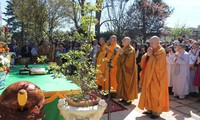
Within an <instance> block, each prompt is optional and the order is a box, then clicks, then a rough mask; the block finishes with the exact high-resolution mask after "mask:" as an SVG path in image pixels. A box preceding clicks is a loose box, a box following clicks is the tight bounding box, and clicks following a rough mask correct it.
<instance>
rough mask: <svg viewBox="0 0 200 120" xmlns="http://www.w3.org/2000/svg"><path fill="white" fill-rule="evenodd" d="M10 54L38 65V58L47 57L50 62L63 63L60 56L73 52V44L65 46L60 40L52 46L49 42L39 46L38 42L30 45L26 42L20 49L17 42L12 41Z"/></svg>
mask: <svg viewBox="0 0 200 120" xmlns="http://www.w3.org/2000/svg"><path fill="white" fill-rule="evenodd" d="M9 48H10V52H14V53H15V54H16V56H17V57H29V58H31V61H32V63H37V57H39V56H42V55H45V56H47V58H48V59H49V61H50V62H56V63H58V64H60V63H61V60H60V54H61V53H66V52H67V51H69V50H71V48H72V47H71V44H68V46H67V45H65V44H64V43H62V42H61V41H60V40H55V42H54V43H52V44H51V45H50V44H49V43H48V41H41V42H40V44H39V45H38V43H37V42H34V43H30V42H29V41H25V42H24V45H23V46H22V47H21V48H20V47H19V46H18V44H17V42H16V40H14V39H13V40H12V41H11V44H10V45H9Z"/></svg>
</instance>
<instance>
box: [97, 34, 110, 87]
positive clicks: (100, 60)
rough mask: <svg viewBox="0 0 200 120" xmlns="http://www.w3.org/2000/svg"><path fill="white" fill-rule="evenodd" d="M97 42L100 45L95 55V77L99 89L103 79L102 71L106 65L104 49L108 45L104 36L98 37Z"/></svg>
mask: <svg viewBox="0 0 200 120" xmlns="http://www.w3.org/2000/svg"><path fill="white" fill-rule="evenodd" d="M99 44H100V45H101V47H100V48H99V51H98V52H97V56H96V58H97V59H96V69H97V70H98V72H97V74H96V77H97V85H98V86H99V88H100V89H101V88H102V86H103V81H104V77H103V73H104V71H105V70H106V67H107V62H106V49H107V48H108V46H107V45H106V43H105V38H103V37H101V38H100V39H99Z"/></svg>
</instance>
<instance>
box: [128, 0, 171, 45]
mask: <svg viewBox="0 0 200 120" xmlns="http://www.w3.org/2000/svg"><path fill="white" fill-rule="evenodd" d="M172 12H173V9H172V8H171V7H169V6H168V5H167V4H166V3H164V2H162V0H153V1H149V0H136V1H135V2H134V3H133V4H132V6H131V7H130V8H129V10H128V11H127V19H126V23H128V24H127V25H126V30H127V31H128V32H126V33H127V35H134V36H138V37H141V36H143V42H145V41H146V39H147V36H148V35H149V36H151V35H158V36H159V35H160V28H163V27H164V22H165V20H166V18H167V17H169V16H170V14H171V13H172ZM129 31H132V33H131V32H129ZM133 33H134V34H133Z"/></svg>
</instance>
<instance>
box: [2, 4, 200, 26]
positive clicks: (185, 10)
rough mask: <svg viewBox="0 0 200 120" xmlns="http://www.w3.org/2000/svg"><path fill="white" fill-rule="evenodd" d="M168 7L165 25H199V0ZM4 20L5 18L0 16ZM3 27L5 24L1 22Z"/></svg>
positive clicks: (3, 6)
mask: <svg viewBox="0 0 200 120" xmlns="http://www.w3.org/2000/svg"><path fill="white" fill-rule="evenodd" d="M164 1H165V2H166V3H167V4H168V5H169V6H172V7H174V8H175V10H174V12H173V14H172V15H171V16H170V17H169V18H168V19H167V21H166V25H167V26H169V27H174V26H175V24H177V23H180V24H186V25H187V26H188V27H197V26H198V25H200V0H164ZM5 7H6V0H1V9H2V10H1V11H2V12H5ZM2 17H3V18H4V17H5V16H4V15H2ZM2 23H3V25H5V24H6V23H5V22H4V21H2Z"/></svg>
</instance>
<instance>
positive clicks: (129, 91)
mask: <svg viewBox="0 0 200 120" xmlns="http://www.w3.org/2000/svg"><path fill="white" fill-rule="evenodd" d="M122 49H123V50H124V53H123V54H122V55H119V57H118V62H117V67H118V68H117V96H118V98H122V99H125V100H133V99H137V97H138V87H137V67H136V58H135V55H136V54H135V49H134V48H133V47H132V46H131V45H128V46H126V47H124V48H122Z"/></svg>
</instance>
